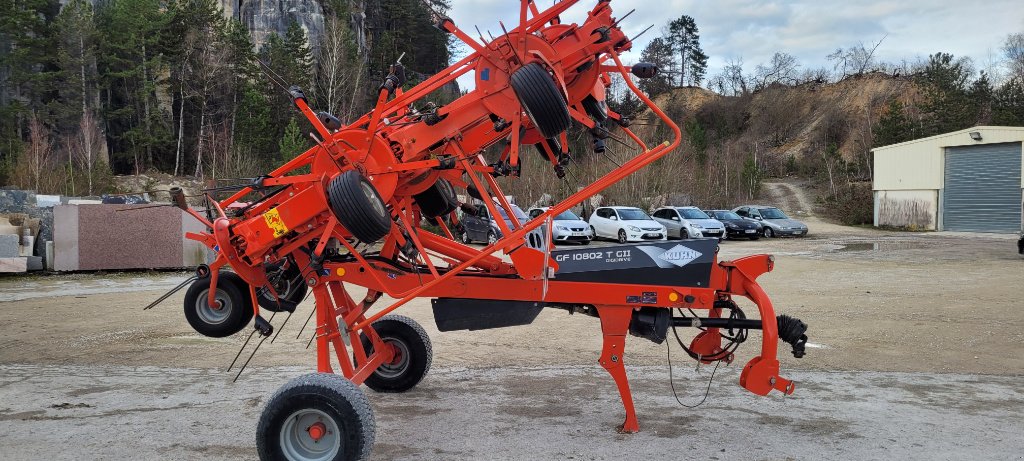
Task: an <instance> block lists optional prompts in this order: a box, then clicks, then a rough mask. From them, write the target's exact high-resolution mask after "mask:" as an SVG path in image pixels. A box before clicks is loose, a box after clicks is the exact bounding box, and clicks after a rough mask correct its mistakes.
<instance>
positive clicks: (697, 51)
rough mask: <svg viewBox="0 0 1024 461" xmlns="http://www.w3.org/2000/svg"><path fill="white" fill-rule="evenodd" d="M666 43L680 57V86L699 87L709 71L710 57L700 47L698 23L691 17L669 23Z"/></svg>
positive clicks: (680, 18) (678, 62)
mask: <svg viewBox="0 0 1024 461" xmlns="http://www.w3.org/2000/svg"><path fill="white" fill-rule="evenodd" d="M666 41H667V42H668V43H669V44H670V45H671V46H672V49H673V50H675V52H676V53H677V54H678V55H679V61H677V62H676V65H677V66H678V69H679V86H686V84H687V83H690V84H692V85H699V84H700V82H701V80H703V79H704V73H705V72H706V70H707V60H708V57H707V55H706V54H704V50H702V49H701V47H700V33H699V31H698V30H697V23H696V22H695V21H694V20H693V18H692V17H690V16H687V15H683V16H680V17H679V19H676V20H674V21H672V22H670V23H669V25H668V36H667V37H666Z"/></svg>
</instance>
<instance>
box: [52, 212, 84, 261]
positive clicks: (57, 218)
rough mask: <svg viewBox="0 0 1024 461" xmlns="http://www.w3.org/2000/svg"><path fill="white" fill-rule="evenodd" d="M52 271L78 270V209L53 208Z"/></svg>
mask: <svg viewBox="0 0 1024 461" xmlns="http://www.w3.org/2000/svg"><path fill="white" fill-rule="evenodd" d="M53 270H56V271H62V272H63V271H77V270H78V207H77V206H73V205H58V206H55V207H53Z"/></svg>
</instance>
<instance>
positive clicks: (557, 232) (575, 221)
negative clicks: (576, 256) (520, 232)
mask: <svg viewBox="0 0 1024 461" xmlns="http://www.w3.org/2000/svg"><path fill="white" fill-rule="evenodd" d="M545 211H548V207H537V208H530V213H529V215H530V219H533V218H536V217H537V216H540V215H541V214H542V213H544V212H545ZM552 221H554V229H551V238H552V239H553V240H554V241H555V244H559V243H564V242H579V243H582V244H584V245H587V244H589V243H590V241H591V240H593V238H594V234H593V232H592V231H591V230H590V226H589V225H588V224H587V222H586V221H584V220H583V219H580V217H579V216H576V214H575V213H573V212H571V211H563V212H562V213H561V214H559V215H558V216H555V217H554V218H553V219H552ZM540 228H541V229H544V226H541V227H540Z"/></svg>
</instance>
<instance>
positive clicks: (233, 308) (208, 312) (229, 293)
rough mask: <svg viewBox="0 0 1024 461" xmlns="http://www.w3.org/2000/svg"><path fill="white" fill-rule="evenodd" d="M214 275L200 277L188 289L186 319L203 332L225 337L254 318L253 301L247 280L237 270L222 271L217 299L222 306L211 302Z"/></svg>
mask: <svg viewBox="0 0 1024 461" xmlns="http://www.w3.org/2000/svg"><path fill="white" fill-rule="evenodd" d="M211 280H212V278H211V277H205V278H201V279H197V280H196V281H194V282H192V285H189V287H188V291H186V292H185V302H184V307H185V320H186V321H188V324H189V325H190V326H192V329H194V330H195V331H196V333H199V334H201V335H203V336H209V337H211V338H223V337H226V336H231V335H233V334H235V333H238V332H239V331H242V329H243V328H245V326H246V325H248V324H249V320H252V315H253V312H252V305H251V303H250V302H248V300H249V296H248V295H249V289H248V285H246V283H245V281H244V280H242V278H241V277H239V276H238V275H237V274H235V273H234V272H229V271H220V273H219V274H218V276H217V292H216V295H215V296H216V299H217V301H219V302H220V303H221V307H220V308H219V309H218V308H215V307H213V306H210V305H209V302H208V299H209V297H208V296H207V294H208V293H209V291H210V281H211Z"/></svg>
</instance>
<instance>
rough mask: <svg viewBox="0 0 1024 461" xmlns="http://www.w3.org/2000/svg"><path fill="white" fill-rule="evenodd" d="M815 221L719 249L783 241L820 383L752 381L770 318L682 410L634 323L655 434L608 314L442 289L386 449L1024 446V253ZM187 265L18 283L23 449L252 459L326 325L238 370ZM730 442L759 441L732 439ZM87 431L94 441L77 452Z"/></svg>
mask: <svg viewBox="0 0 1024 461" xmlns="http://www.w3.org/2000/svg"><path fill="white" fill-rule="evenodd" d="M808 221H809V224H810V226H811V236H810V237H808V238H803V239H781V240H764V239H762V240H759V241H756V242H732V241H726V242H723V243H722V245H721V253H720V257H721V258H722V259H729V258H734V257H737V256H741V255H746V254H751V253H759V252H769V253H773V254H775V255H776V258H777V259H776V260H777V262H776V270H775V271H774V272H773V273H770V274H766V275H765V276H764V277H763V278H762V279H761V282H762V284H763V285H764V286H765V288H766V290H767V292H768V293H769V294H770V295H771V296H772V298H773V301H774V303H775V305H776V307H777V309H778V310H779V311H780V312H782V313H788V314H790V315H795V316H797V317H799V318H801V319H803V320H804V321H805V322H807V323H808V324H809V325H810V331H809V332H808V334H809V336H810V338H811V343H812V344H811V348H809V350H808V355H807V357H805V358H804V359H801V360H796V359H794V358H792V357H791V356H790V355H789V354H788V352H787V351H786V350H780V359H781V361H782V367H783V370H784V371H783V374H784V375H786V376H791V377H794V378H795V379H797V380H798V381H799V382H800V384H798V389H797V394H796V395H795V396H794V397H790V398H785V399H783V398H780V397H773V398H758V397H754V396H752V395H750V394H747V393H745V392H744V391H743V390H742V389H740V388H739V387H738V386H737V385H736V378H737V373H738V370H737V368H738V366H739V365H742V364H743V363H745V362H746V360H747V359H748V358H749V357H750V356H751V355H752V354H753V353H755V350H756V349H757V344H756V342H755V341H756V339H757V337H758V336H757V335H756V334H755V335H753V336H754V338H753V339H754V340H755V341H752V344H747V345H745V346H744V347H741V349H740V354H739V357H738V359H737V365H734V366H733V367H732V368H729V369H725V370H720V371H719V374H720V377H719V378H716V379H715V382H714V383H713V385H712V387H711V397H710V398H709V402H708V403H707V404H705V405H706V406H705V407H703V408H702V409H701V410H699V411H694V410H688V409H685V408H681V407H679V406H678V404H676V403H675V401H674V400H673V399H672V396H671V393H670V391H669V389H668V386H667V383H666V381H667V376H666V375H665V352H666V350H665V346H664V345H661V346H658V345H654V344H652V343H649V342H646V341H644V340H641V339H638V338H630V339H629V341H628V342H627V351H626V355H625V361H626V364H627V366H630V367H631V368H630V373H631V375H632V376H633V379H634V386H633V387H634V389H635V390H636V392H637V399H638V408H639V411H640V418H641V419H640V421H641V426H642V427H643V428H644V432H643V433H642V434H640V435H638V436H631V437H627V436H618V435H614V434H613V433H611V431H610V428H611V427H612V426H614V424H617V423H618V422H621V421H619V420H620V419H621V407H619V406H618V402H617V397H616V396H615V394H614V387H613V386H612V384H611V381H610V379H608V378H607V377H606V376H605V375H604V372H603V371H602V370H601V369H600V368H599V367H597V366H596V364H595V360H596V357H597V354H598V351H599V349H600V338H599V325H598V323H597V321H596V320H595V319H592V318H589V317H584V316H578V315H577V316H569V315H568V314H566V313H564V311H554V310H552V311H551V312H545V313H543V314H542V315H541V317H540V318H539V319H538V320H537V322H535V323H534V324H533V325H530V326H527V327H517V328H509V329H500V330H489V331H479V332H459V333H448V334H443V335H442V334H440V333H438V332H437V331H436V329H435V328H434V325H433V320H432V319H431V316H430V308H429V303H428V302H426V301H425V300H424V301H419V302H415V303H413V304H412V305H410V306H408V308H404V309H403V311H404V312H402V313H404V314H406V315H410V316H411V317H413V318H415V319H417V320H418V321H420V322H421V323H422V324H423V325H424V327H426V329H427V330H428V332H429V333H430V334H431V338H432V340H433V342H434V351H435V359H434V369H433V370H432V371H431V375H430V376H428V378H427V379H426V380H425V381H424V383H423V384H421V386H420V387H418V388H417V389H416V390H414V391H413V392H411V393H409V394H405V395H403V396H399V397H396V396H386V395H375V394H372V393H371V395H370V399H371V402H373V405H374V407H375V410H376V412H377V415H378V418H379V420H380V422H381V429H380V433H379V436H378V444H377V446H376V449H375V454H376V456H377V457H378V459H396V458H405V459H417V458H420V459H481V458H495V459H568V458H570V457H573V458H576V459H606V458H607V459H611V458H618V457H621V456H620V455H626V454H634V453H635V454H643V453H647V454H649V455H651V456H652V457H656V458H664V457H665V454H666V453H673V452H675V453H684V452H685V453H687V457H689V456H691V455H692V457H696V458H712V457H718V458H721V459H726V458H732V459H735V458H737V457H739V458H744V459H747V458H750V459H781V458H795V459H821V458H822V457H826V458H852V457H857V458H862V459H863V458H868V459H907V458H918V459H924V458H928V459H936V458H937V459H964V458H969V457H976V458H984V459H1020V458H1019V456H1020V455H1019V453H1024V442H1022V441H1021V439H1020V438H1019V434H1020V433H1022V432H1024V427H1022V423H1021V422H1020V420H1019V415H1020V413H1021V410H1022V404H1024V385H1022V384H1020V381H1019V379H1017V377H1019V376H1020V375H1021V374H1024V361H1022V360H1021V358H1020V357H1022V354H1024V311H1022V309H1021V303H1020V301H1019V297H1020V290H1021V286H1022V280H1024V259H1022V258H1021V257H1020V256H1019V255H1017V254H1016V251H1015V250H1016V249H1015V247H1014V241H1013V240H1011V239H1010V238H1009V237H1008V236H995V235H991V236H977V235H975V236H970V237H966V236H962V235H952V234H941V233H940V234H935V233H931V234H904V233H890V232H880V231H875V230H872V229H862V228H847V227H842V226H835V225H828V224H825V223H822V222H820V221H817V220H816V219H813V218H812V219H809V220H808ZM184 277H185V274H178V273H158V274H113V275H109V274H108V275H92V274H74V275H64V276H51V277H18V278H14V277H4V278H0V325H3V326H4V335H3V337H2V338H0V367H2V368H0V369H2V370H3V371H2V376H3V377H2V378H0V447H2V451H3V452H4V453H11V454H13V455H14V456H13V457H9V456H5V458H8V459H47V460H53V459H83V458H85V459H89V458H113V457H129V458H134V459H251V458H252V457H253V455H254V451H253V448H252V446H253V445H252V437H253V433H254V431H253V428H254V427H255V421H256V417H257V415H258V412H259V410H260V409H261V407H262V402H263V401H265V399H266V397H267V396H268V395H269V394H270V393H271V392H272V391H273V390H274V389H276V388H277V387H278V386H280V385H281V384H282V383H284V382H285V381H286V380H287V378H288V377H290V376H293V375H295V374H298V373H300V372H301V371H302V370H307V369H312V363H313V356H312V354H311V353H310V351H306V350H304V349H305V344H306V340H307V338H308V335H309V333H310V331H309V330H306V331H305V332H304V333H303V335H302V336H303V337H301V338H298V339H296V337H295V336H296V334H297V333H298V330H299V328H300V327H301V325H302V322H303V321H304V320H305V317H306V315H308V313H309V312H310V308H311V304H309V303H308V302H307V303H306V304H304V305H303V306H301V307H300V308H299V311H298V313H297V314H296V315H295V318H292V319H291V320H290V321H289V322H288V324H287V326H286V327H285V328H284V329H283V331H282V333H281V336H280V337H279V338H278V339H277V340H276V341H275V343H274V344H270V343H269V341H268V342H267V344H264V346H263V348H262V350H261V352H260V354H259V355H257V356H256V358H255V359H254V361H253V365H251V366H250V369H249V370H248V371H246V372H245V373H244V374H243V375H242V378H241V380H240V381H241V383H240V384H230V380H231V378H232V377H233V373H232V374H227V373H224V372H223V371H221V370H222V369H223V368H224V367H225V366H226V365H227V364H228V363H229V362H230V361H231V359H232V358H233V357H234V355H235V353H236V352H237V349H238V347H239V346H240V345H241V343H242V341H243V340H244V335H239V336H240V337H231V338H225V339H210V338H205V337H202V336H199V335H197V334H195V333H193V332H191V331H190V329H189V327H188V326H187V324H186V323H185V321H184V319H183V317H182V314H181V300H182V295H181V294H180V293H179V294H178V295H176V296H174V297H172V298H171V299H169V300H168V301H167V302H166V303H165V304H164V305H161V306H160V307H157V308H156V309H154V310H152V311H147V312H143V311H141V310H140V309H141V307H142V306H144V305H145V304H147V303H148V302H149V301H150V300H152V299H154V298H155V297H157V296H158V295H159V294H160V293H161V291H162V290H166V289H168V288H170V287H172V286H174V285H175V284H176V283H177V282H178V281H180V280H183V279H184ZM281 321H282V319H281V318H280V317H279V318H277V319H275V320H274V323H275V324H276V325H278V326H280V322H281ZM677 351H678V350H676V351H674V352H676V353H678V352H677ZM676 358H678V357H676ZM677 366H678V367H680V368H677V370H676V371H677V373H682V379H683V380H684V381H683V385H682V387H681V392H682V393H683V394H685V395H684V396H683V397H684V401H686V402H688V403H692V402H694V401H695V400H699V397H700V396H701V395H703V392H702V391H703V389H704V386H705V385H706V379H707V378H708V372H709V371H710V370H709V369H707V368H706V367H705V368H703V369H702V371H701V372H700V374H697V373H695V372H694V371H693V367H692V365H691V364H687V365H682V364H681V362H679V363H677ZM154 367H164V368H154ZM297 367H298V368H297ZM523 367H525V368H523ZM677 378H679V376H677ZM708 427H714V428H716V429H714V430H711V433H713V434H714V437H713V440H714V442H711V443H709V442H708V441H707V439H706V438H707V437H709V436H710V435H711V433H709V432H708V431H709V429H707V428H708ZM964 427H972V428H974V429H972V430H971V431H964V430H963V428H964ZM1012 434H1018V436H1013V435H1012ZM723 437H724V438H725V439H726V440H732V441H736V440H747V441H748V442H744V443H741V444H738V445H729V446H728V448H727V449H726V451H725V452H720V451H717V450H719V449H720V448H724V447H720V446H719V444H718V442H717V441H718V440H719V439H720V438H723ZM68 441H71V445H72V446H75V447H76V450H80V451H76V452H69V451H65V450H62V449H60V447H64V446H66V443H67V442H68ZM133 441H134V442H133ZM133 443H134V445H133ZM919 445H920V446H919ZM757 449H761V451H756V450H757ZM734 450H735V451H734ZM659 454H660V455H659ZM989 455H991V456H989ZM680 456H682V455H680ZM670 457H671V456H670Z"/></svg>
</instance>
